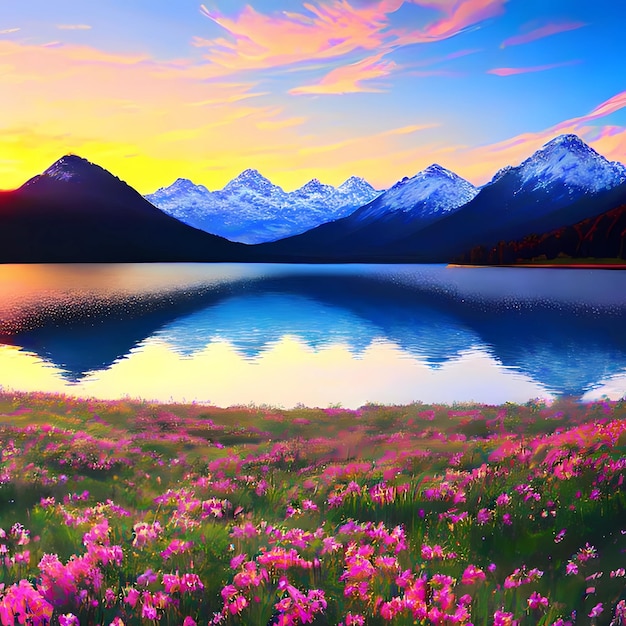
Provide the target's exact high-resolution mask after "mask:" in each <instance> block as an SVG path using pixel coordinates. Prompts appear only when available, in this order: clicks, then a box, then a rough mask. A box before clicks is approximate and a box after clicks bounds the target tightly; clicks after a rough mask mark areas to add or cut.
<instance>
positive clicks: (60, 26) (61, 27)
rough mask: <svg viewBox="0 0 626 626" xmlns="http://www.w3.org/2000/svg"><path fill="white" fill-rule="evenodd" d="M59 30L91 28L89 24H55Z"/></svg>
mask: <svg viewBox="0 0 626 626" xmlns="http://www.w3.org/2000/svg"><path fill="white" fill-rule="evenodd" d="M57 28H58V29H59V30H91V26H90V25H89V24H57Z"/></svg>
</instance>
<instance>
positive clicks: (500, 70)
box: [487, 61, 580, 76]
mask: <svg viewBox="0 0 626 626" xmlns="http://www.w3.org/2000/svg"><path fill="white" fill-rule="evenodd" d="M578 63H580V61H564V62H563V63H549V64H548V65H534V66H531V67H494V68H493V69H491V70H487V74H495V75H496V76H516V75H517V74H529V73H531V72H545V71H546V70H553V69H556V68H558V67H567V66H569V65H577V64H578Z"/></svg>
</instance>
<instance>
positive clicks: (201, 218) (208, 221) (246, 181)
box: [146, 169, 380, 243]
mask: <svg viewBox="0 0 626 626" xmlns="http://www.w3.org/2000/svg"><path fill="white" fill-rule="evenodd" d="M379 193H380V192H377V191H376V190H375V189H374V188H373V187H372V186H371V185H370V184H369V183H368V182H366V181H365V180H363V179H362V178H358V177H356V176H351V177H350V178H349V179H348V180H346V181H345V182H344V183H342V184H341V185H340V186H339V187H337V188H335V187H333V186H332V185H325V184H323V183H321V182H320V181H319V180H318V179H317V178H314V179H313V180H310V181H309V182H308V183H306V184H305V185H303V186H302V187H300V188H299V189H296V190H295V191H292V192H285V191H283V189H282V188H281V187H279V186H277V185H274V184H273V183H272V182H271V181H270V180H268V179H267V178H265V177H264V176H263V175H262V174H260V173H259V172H258V171H257V170H254V169H247V170H245V171H243V172H242V173H241V174H239V176H237V177H236V178H234V179H233V180H231V181H230V182H229V183H228V184H227V185H226V186H225V187H224V188H223V189H221V190H218V191H213V192H211V191H209V190H208V189H207V188H206V187H204V186H202V185H194V183H192V182H191V181H190V180H186V179H180V178H179V179H178V180H176V181H175V182H174V183H173V184H172V185H170V186H169V187H163V188H161V189H159V190H157V191H156V192H154V193H152V194H148V195H147V196H146V199H148V200H149V201H150V202H152V203H153V204H154V205H155V206H158V207H159V208H160V209H162V210H163V211H164V212H165V213H167V214H168V215H171V216H172V217H175V218H176V219H179V220H181V221H182V222H185V223H186V224H189V225H190V226H194V227H195V228H199V229H201V230H204V231H206V232H210V233H213V234H217V235H221V236H223V237H226V238H227V239H230V240H232V241H239V242H244V243H261V242H265V241H274V240H276V239H281V238H284V237H288V236H291V235H294V234H297V233H302V232H305V231H307V230H309V229H311V228H314V227H315V226H318V225H319V224H323V223H325V222H329V221H332V220H335V219H338V218H341V217H344V216H345V215H349V214H350V213H352V211H354V210H355V209H357V208H359V207H360V206H362V205H364V204H366V203H367V202H369V201H370V200H372V199H373V198H375V197H376V196H377V195H378V194H379Z"/></svg>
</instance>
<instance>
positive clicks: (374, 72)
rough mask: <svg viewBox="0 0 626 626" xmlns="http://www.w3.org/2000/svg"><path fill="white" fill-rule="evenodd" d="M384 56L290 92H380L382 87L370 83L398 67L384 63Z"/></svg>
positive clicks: (394, 64)
mask: <svg viewBox="0 0 626 626" xmlns="http://www.w3.org/2000/svg"><path fill="white" fill-rule="evenodd" d="M382 57H383V55H382V54H377V55H375V56H371V57H367V58H366V59H363V60H362V61H357V62H356V63H351V64H350V65H344V66H342V67H337V68H335V69H334V70H331V71H330V72H329V73H328V74H326V76H324V77H323V78H322V79H321V80H320V81H319V82H317V83H313V84H311V85H305V86H302V87H296V88H294V89H291V90H290V91H289V93H290V94H292V95H302V94H345V93H358V92H380V91H384V89H381V88H380V87H378V86H376V85H373V84H371V82H370V81H372V80H375V79H380V78H385V77H387V76H389V75H390V74H391V73H392V72H393V71H394V70H395V69H396V68H397V67H398V66H397V65H396V63H394V62H393V61H383V60H382Z"/></svg>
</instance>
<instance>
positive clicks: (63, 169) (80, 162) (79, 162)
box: [42, 154, 100, 180]
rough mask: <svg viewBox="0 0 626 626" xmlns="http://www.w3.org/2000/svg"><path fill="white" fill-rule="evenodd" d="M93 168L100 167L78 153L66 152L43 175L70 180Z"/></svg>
mask: <svg viewBox="0 0 626 626" xmlns="http://www.w3.org/2000/svg"><path fill="white" fill-rule="evenodd" d="M93 168H98V166H97V165H94V164H93V163H91V162H90V161H88V160H87V159H84V158H83V157H80V156H78V155H76V154H66V155H65V156H62V157H61V158H60V159H59V160H58V161H55V162H54V163H53V164H52V165H51V166H50V167H49V168H48V169H47V170H45V171H44V172H43V173H42V176H48V177H49V178H56V179H58V180H69V179H71V178H74V177H75V176H76V175H79V174H80V173H81V172H85V171H88V170H91V169H93ZM98 169H100V168H98Z"/></svg>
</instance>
